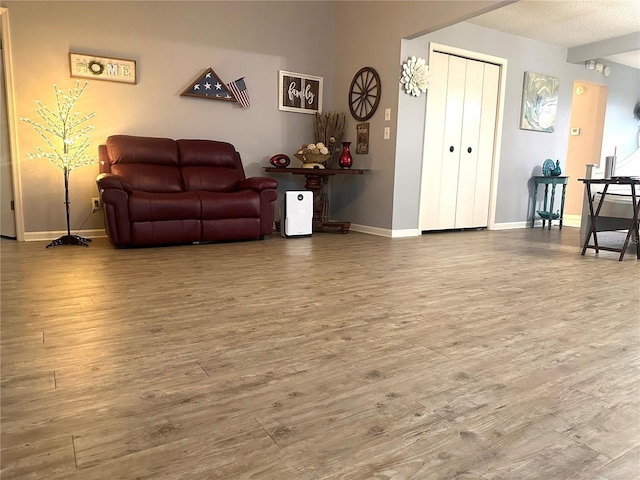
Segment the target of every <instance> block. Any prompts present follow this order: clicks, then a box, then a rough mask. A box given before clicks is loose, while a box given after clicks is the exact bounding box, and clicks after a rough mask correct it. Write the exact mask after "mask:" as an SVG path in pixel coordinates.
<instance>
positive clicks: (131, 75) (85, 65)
mask: <svg viewBox="0 0 640 480" xmlns="http://www.w3.org/2000/svg"><path fill="white" fill-rule="evenodd" d="M69 66H70V68H71V76H72V77H74V78H91V79H95V80H108V81H111V82H122V83H131V84H136V83H137V76H136V62H135V61H134V60H125V59H122V58H109V57H97V56H95V55H86V54H82V53H69Z"/></svg>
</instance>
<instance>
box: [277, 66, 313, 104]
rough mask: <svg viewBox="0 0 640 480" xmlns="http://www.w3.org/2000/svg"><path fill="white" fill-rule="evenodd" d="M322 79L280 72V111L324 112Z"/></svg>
mask: <svg viewBox="0 0 640 480" xmlns="http://www.w3.org/2000/svg"><path fill="white" fill-rule="evenodd" d="M322 80H323V78H322V77H314V76H312V75H304V74H302V73H293V72H287V71H284V70H280V71H279V81H278V110H283V111H285V112H298V113H316V112H322Z"/></svg>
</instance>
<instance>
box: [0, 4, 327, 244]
mask: <svg viewBox="0 0 640 480" xmlns="http://www.w3.org/2000/svg"><path fill="white" fill-rule="evenodd" d="M3 4H4V6H6V7H8V9H9V18H10V26H11V36H12V37H11V40H12V44H11V45H12V51H13V59H14V65H13V68H14V77H15V85H16V90H17V91H16V92H15V94H16V110H17V112H18V116H22V117H32V118H35V104H34V100H35V99H38V100H40V101H42V102H43V103H45V104H47V105H53V104H54V103H53V102H54V92H53V87H52V84H54V83H55V84H57V85H58V87H59V88H62V89H67V88H69V87H71V86H73V85H75V79H72V78H70V76H69V58H68V54H69V52H70V51H72V52H79V53H89V54H95V55H102V56H106V57H116V58H125V59H132V60H136V61H137V69H138V84H137V85H128V84H123V83H114V82H107V81H99V80H92V81H90V82H89V86H88V87H87V89H86V91H85V93H84V94H83V96H82V97H81V99H80V101H79V102H78V104H77V106H78V109H79V111H81V112H89V111H94V112H96V113H97V116H96V117H95V118H94V119H92V120H91V124H93V125H94V126H95V127H96V128H95V130H94V131H93V133H92V135H91V137H92V145H93V150H94V151H95V152H97V145H98V144H100V143H103V142H104V140H105V139H106V138H107V136H109V135H111V134H133V135H150V136H166V137H170V138H210V139H216V140H224V141H228V142H231V143H233V144H234V145H235V146H236V148H237V149H238V151H239V152H240V154H241V156H242V158H243V162H244V166H245V170H246V173H247V175H249V176H251V175H260V174H264V173H263V170H262V168H263V167H264V166H269V164H268V159H269V158H270V157H271V156H272V155H274V154H276V153H281V152H284V153H287V154H292V153H293V152H294V151H295V149H297V148H298V147H299V145H300V143H302V142H303V141H304V140H306V139H310V138H311V137H312V136H313V128H312V126H313V123H312V118H313V116H312V115H308V114H300V113H289V112H281V111H279V110H278V107H277V84H278V70H281V69H282V70H290V71H294V72H301V73H307V74H312V75H319V76H322V77H324V106H325V110H329V109H331V108H332V107H333V105H332V101H333V97H334V95H333V90H334V84H333V78H334V66H335V57H336V41H335V22H334V20H335V18H336V15H337V14H336V4H335V3H333V2H12V1H9V2H3ZM310 23H313V25H314V27H313V34H310V33H309V24H310ZM207 67H212V68H213V69H214V70H215V71H216V73H217V74H218V75H220V76H221V77H222V79H223V80H225V81H232V80H235V79H237V78H240V77H242V76H244V77H245V80H246V83H247V86H248V89H249V95H250V97H251V107H250V108H249V109H246V110H243V109H241V108H240V107H238V106H237V105H236V104H232V103H229V102H219V101H213V100H205V99H198V98H189V97H181V96H180V93H181V92H182V91H183V90H184V89H185V88H186V87H188V86H189V84H190V83H191V82H192V81H193V80H194V79H195V77H196V75H198V74H200V72H201V71H202V70H204V69H206V68H207ZM42 144H43V141H42V140H41V139H40V137H38V136H37V135H36V134H35V132H34V131H33V129H32V127H31V126H30V125H27V124H26V123H24V122H18V147H19V152H20V158H19V161H18V165H19V168H20V171H21V178H22V201H23V209H24V219H25V231H26V232H42V231H56V230H64V229H65V228H66V227H65V220H64V208H63V204H62V202H63V198H64V197H63V195H64V194H63V191H64V190H63V179H62V173H61V171H60V170H58V169H57V168H56V167H54V166H53V165H52V164H50V163H48V162H47V161H45V160H29V159H28V157H27V154H28V152H32V151H35V147H36V146H38V145H42ZM96 154H97V153H96ZM293 161H295V159H293ZM97 173H98V166H97V164H96V165H95V166H88V167H82V168H80V169H77V170H75V171H73V172H72V174H71V180H70V183H71V216H72V222H71V223H72V228H74V229H77V228H79V227H80V225H81V224H82V222H83V221H84V219H85V218H86V217H87V215H88V214H89V212H90V199H91V197H95V196H97V190H96V186H95V177H96V175H97ZM279 180H281V182H282V184H283V188H286V185H287V181H289V182H290V180H289V179H287V180H285V179H283V178H279ZM102 227H103V222H102V218H101V216H100V215H92V216H91V217H90V218H89V221H88V222H87V223H86V224H85V226H84V229H85V230H86V229H91V228H102Z"/></svg>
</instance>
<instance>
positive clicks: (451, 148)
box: [449, 145, 454, 153]
mask: <svg viewBox="0 0 640 480" xmlns="http://www.w3.org/2000/svg"><path fill="white" fill-rule="evenodd" d="M453 150H454V148H453V145H451V146H450V147H449V151H450V152H452V153H453Z"/></svg>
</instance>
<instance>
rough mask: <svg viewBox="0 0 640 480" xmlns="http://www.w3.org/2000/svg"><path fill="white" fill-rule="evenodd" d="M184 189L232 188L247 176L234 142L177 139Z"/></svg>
mask: <svg viewBox="0 0 640 480" xmlns="http://www.w3.org/2000/svg"><path fill="white" fill-rule="evenodd" d="M176 144H177V145H178V152H179V155H180V168H181V171H182V180H183V182H184V186H185V190H187V191H197V190H207V191H210V192H232V191H234V190H237V189H238V184H239V182H240V181H241V180H244V178H245V174H244V168H243V167H242V160H241V159H240V155H239V154H238V152H236V149H235V147H234V146H233V145H231V144H230V143H226V142H217V141H214V140H176Z"/></svg>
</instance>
